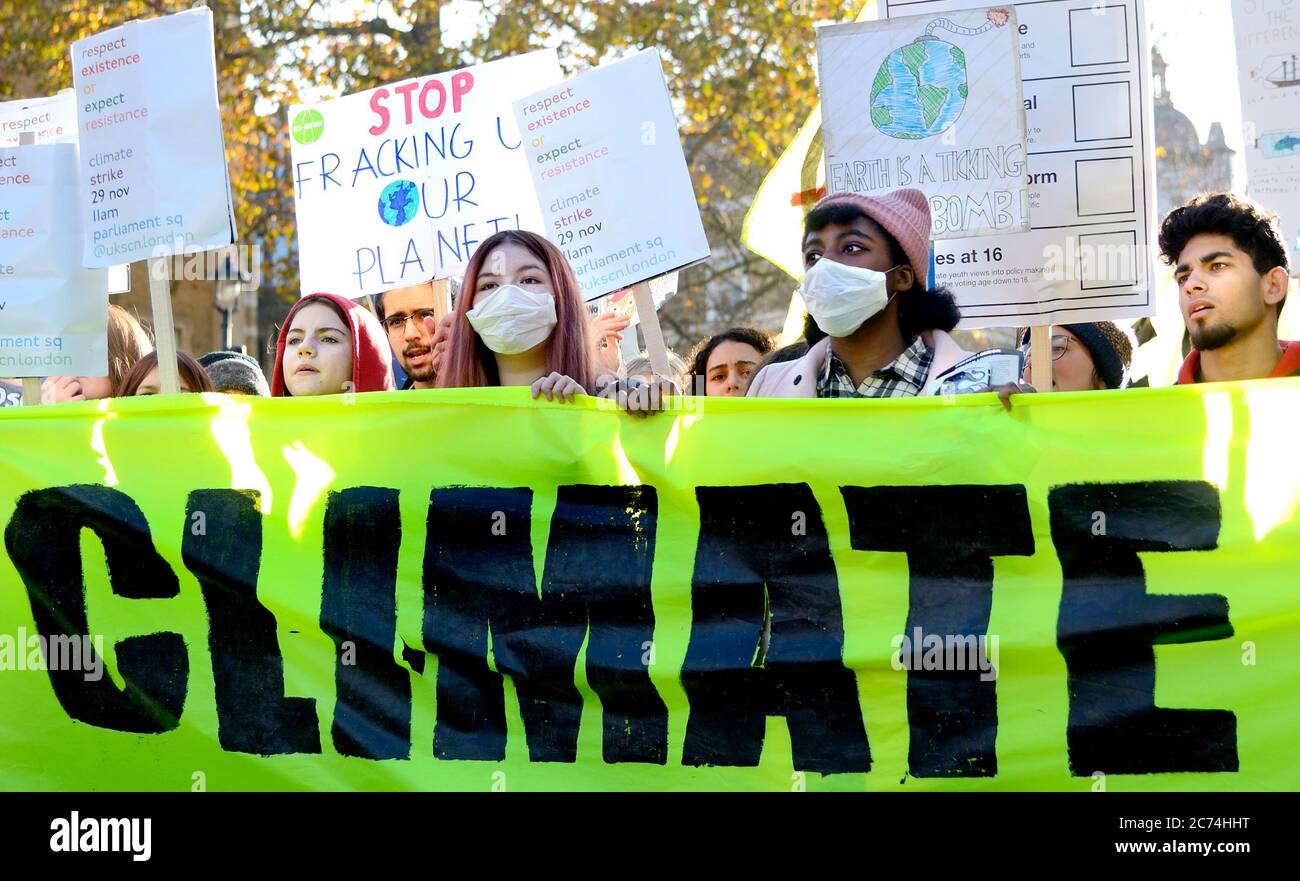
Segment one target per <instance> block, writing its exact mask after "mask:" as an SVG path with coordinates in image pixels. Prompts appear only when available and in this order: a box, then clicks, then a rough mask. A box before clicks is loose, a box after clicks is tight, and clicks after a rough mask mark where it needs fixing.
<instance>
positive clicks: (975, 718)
mask: <svg viewBox="0 0 1300 881" xmlns="http://www.w3.org/2000/svg"><path fill="white" fill-rule="evenodd" d="M840 492H841V493H842V494H843V496H844V505H845V507H846V508H847V510H848V514H849V536H850V542H851V544H852V546H853V548H854V550H859V551H888V552H894V553H905V554H907V568H908V604H907V625H906V630H905V631H904V633H903V634H902V635H903V637H904V641H903V643H902V646H901V647H900V653H901V660H902V663H903V665H904V666H905V667H906V668H907V669H908V674H907V724H908V732H909V740H908V753H907V765H908V773H909V774H911V775H912V776H913V777H993V776H996V774H997V772H998V759H997V750H996V746H997V736H998V696H997V681H996V678H995V677H996V674H997V671H996V670H993V669H992V665H991V664H990V663H989V659H988V653H987V642H985V640H986V639H987V636H988V627H989V614H990V612H991V611H992V606H993V559H992V558H993V557H1001V556H1008V555H1016V556H1028V555H1030V554H1032V553H1033V552H1034V534H1033V527H1032V524H1031V523H1030V521H1029V506H1028V503H1027V501H1026V498H1025V488H1024V487H1023V486H979V485H957V486H875V487H860V486H845V487H841V488H840ZM918 636H919V637H920V639H919V644H918ZM927 637H929V638H930V639H927ZM935 638H937V639H938V640H940V641H941V648H940V650H939V652H938V654H937V658H938V659H939V660H940V662H941V669H926V668H928V667H930V666H931V662H927V661H926V660H925V657H926V652H927V651H928V650H930V647H931V646H932V645H934V643H933V642H932V641H931V640H933V639H935ZM982 642H983V643H984V644H981V643H982Z"/></svg>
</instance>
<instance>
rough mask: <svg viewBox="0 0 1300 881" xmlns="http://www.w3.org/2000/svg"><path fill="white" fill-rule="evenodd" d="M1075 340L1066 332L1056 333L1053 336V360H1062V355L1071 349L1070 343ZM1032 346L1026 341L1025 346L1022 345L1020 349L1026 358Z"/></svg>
mask: <svg viewBox="0 0 1300 881" xmlns="http://www.w3.org/2000/svg"><path fill="white" fill-rule="evenodd" d="M1073 342H1074V340H1073V339H1072V338H1070V337H1068V336H1066V335H1065V334H1056V335H1054V336H1053V337H1052V360H1053V361H1060V360H1061V357H1062V356H1064V355H1065V353H1066V352H1068V351H1069V350H1070V344H1071V343H1073ZM1030 348H1031V346H1030V345H1029V343H1025V344H1024V345H1023V346H1021V347H1020V351H1021V352H1023V353H1024V355H1025V357H1026V358H1028V357H1029V350H1030Z"/></svg>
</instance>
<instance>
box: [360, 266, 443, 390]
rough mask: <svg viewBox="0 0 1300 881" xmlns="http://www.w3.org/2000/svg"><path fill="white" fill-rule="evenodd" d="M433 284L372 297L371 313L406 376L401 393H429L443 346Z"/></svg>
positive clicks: (429, 282) (396, 290)
mask: <svg viewBox="0 0 1300 881" xmlns="http://www.w3.org/2000/svg"><path fill="white" fill-rule="evenodd" d="M435 303H436V297H435V296H434V292H433V282H431V281H426V282H424V283H423V284H417V285H412V286H410V287H405V288H393V289H392V290H390V291H384V292H383V293H381V294H379V295H378V296H376V297H375V313H376V314H377V315H378V317H379V321H380V323H382V324H383V325H384V330H385V331H386V332H387V333H388V345H389V346H391V347H392V349H393V354H394V355H395V356H396V357H397V363H398V364H400V365H402V370H403V371H405V373H406V384H405V385H403V386H402V388H404V389H409V388H417V389H431V388H433V382H434V379H435V376H436V373H437V363H438V356H439V355H440V354H441V352H440V348H441V346H442V344H443V341H442V339H441V338H440V337H439V333H438V313H437V310H436V309H435V307H434V304H435Z"/></svg>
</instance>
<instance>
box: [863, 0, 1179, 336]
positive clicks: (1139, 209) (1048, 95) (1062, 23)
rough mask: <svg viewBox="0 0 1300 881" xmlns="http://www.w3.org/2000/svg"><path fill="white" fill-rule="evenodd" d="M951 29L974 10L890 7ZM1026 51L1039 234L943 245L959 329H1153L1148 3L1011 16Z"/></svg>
mask: <svg viewBox="0 0 1300 881" xmlns="http://www.w3.org/2000/svg"><path fill="white" fill-rule="evenodd" d="M882 4H883V9H884V12H885V14H886V15H888V16H893V15H897V14H903V15H907V16H913V15H915V14H917V13H924V14H925V15H931V16H935V15H940V14H944V15H946V14H949V13H953V12H955V11H956V10H960V9H963V8H969V7H971V6H973V5H975V4H973V3H970V2H967V0H908V2H901V0H882ZM1010 6H1011V7H1013V8H1014V9H1015V12H1016V19H1017V22H1018V23H1017V25H1016V32H1017V34H1018V35H1019V38H1020V50H1021V54H1020V70H1021V75H1022V77H1023V83H1024V85H1023V92H1024V105H1023V106H1024V109H1025V115H1026V125H1027V144H1028V152H1029V158H1028V163H1027V174H1028V178H1027V183H1028V188H1029V214H1030V220H1031V229H1030V231H1028V232H1024V233H1013V234H1011V235H999V236H996V237H977V238H961V239H945V240H943V241H938V242H936V243H935V245H934V263H935V273H934V281H935V283H936V284H939V285H944V286H947V287H948V288H950V289H951V290H952V292H953V293H954V294H955V295H956V296H957V300H958V302H959V303H960V305H961V312H962V323H961V325H960V327H963V328H971V327H996V326H1004V325H1008V324H1017V323H1018V324H1050V323H1053V322H1072V321H1098V320H1102V319H1115V320H1118V319H1123V318H1136V317H1139V316H1142V315H1150V314H1151V313H1152V311H1153V309H1154V300H1155V298H1154V281H1153V273H1152V267H1151V260H1152V255H1151V252H1150V247H1149V245H1148V243H1149V242H1151V241H1152V240H1154V238H1155V232H1154V229H1153V222H1154V220H1153V215H1154V212H1155V204H1156V203H1155V173H1154V164H1153V163H1154V161H1155V160H1154V151H1155V141H1154V139H1153V131H1154V129H1153V125H1152V97H1151V67H1150V58H1151V56H1150V49H1149V46H1148V38H1147V27H1146V18H1145V12H1144V8H1143V0H1111V2H1106V3H1093V4H1080V3H1078V2H1075V0H1043V2H1027V3H1015V4H1010Z"/></svg>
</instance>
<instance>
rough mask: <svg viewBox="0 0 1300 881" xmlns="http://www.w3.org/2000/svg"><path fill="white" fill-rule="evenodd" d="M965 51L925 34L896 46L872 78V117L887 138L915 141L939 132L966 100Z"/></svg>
mask: <svg viewBox="0 0 1300 881" xmlns="http://www.w3.org/2000/svg"><path fill="white" fill-rule="evenodd" d="M966 76H967V74H966V54H965V53H964V52H962V51H961V49H959V48H957V47H956V46H954V45H953V44H951V43H948V42H945V41H943V40H940V39H937V38H934V37H930V36H924V37H918V38H917V39H916V40H914V41H912V42H911V43H908V44H907V45H906V46H903V47H902V48H900V49H895V50H894V51H893V52H891V53H889V56H888V57H887V58H886V59H885V60H884V62H882V63H881V65H880V69H879V70H878V71H876V78H875V81H874V82H873V83H872V84H871V122H872V124H873V125H875V127H876V128H877V129H879V130H880V132H881V133H882V134H885V135H888V136H889V137H891V138H899V139H902V140H915V141H919V140H921V139H922V138H929V137H933V136H934V135H937V134H941V133H942V132H943V131H944V130H945V129H947V128H949V127H950V126H951V125H952V124H953V123H955V122H956V121H957V117H959V116H961V112H962V109H963V108H965V106H966V98H967V97H968V96H969V86H968V84H967V79H966Z"/></svg>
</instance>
